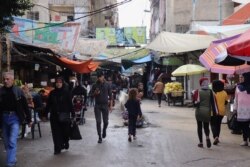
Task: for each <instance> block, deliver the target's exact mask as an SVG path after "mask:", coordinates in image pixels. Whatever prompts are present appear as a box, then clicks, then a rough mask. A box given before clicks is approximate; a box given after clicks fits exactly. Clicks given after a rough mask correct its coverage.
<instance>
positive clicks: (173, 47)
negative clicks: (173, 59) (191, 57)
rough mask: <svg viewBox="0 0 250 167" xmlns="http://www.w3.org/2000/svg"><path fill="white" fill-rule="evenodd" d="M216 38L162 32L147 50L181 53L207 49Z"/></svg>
mask: <svg viewBox="0 0 250 167" xmlns="http://www.w3.org/2000/svg"><path fill="white" fill-rule="evenodd" d="M214 40H216V38H215V37H212V36H210V35H196V34H180V33H171V32H161V33H160V34H159V35H158V36H157V37H156V38H155V39H154V40H153V41H152V42H151V43H149V44H148V45H147V46H146V48H148V49H152V50H155V51H160V52H166V53H181V52H189V51H194V50H200V49H206V48H207V47H208V46H209V45H210V43H211V42H212V41H214Z"/></svg>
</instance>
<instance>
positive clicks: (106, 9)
mask: <svg viewBox="0 0 250 167" xmlns="http://www.w3.org/2000/svg"><path fill="white" fill-rule="evenodd" d="M131 1H132V0H124V1H122V2H119V3H115V4H112V5H109V6H106V7H104V8H101V9H98V10H95V11H91V12H89V14H87V15H85V16H81V17H78V18H75V19H73V21H75V20H79V19H82V18H85V17H88V16H92V15H95V14H98V13H102V12H104V11H108V10H110V9H113V8H116V7H118V6H120V5H123V4H126V3H128V2H131ZM69 22H72V21H64V22H61V23H53V24H52V25H49V26H44V27H38V28H31V29H26V30H20V31H12V32H7V33H17V32H27V31H33V30H39V29H44V28H49V27H56V26H59V25H63V24H65V23H69Z"/></svg>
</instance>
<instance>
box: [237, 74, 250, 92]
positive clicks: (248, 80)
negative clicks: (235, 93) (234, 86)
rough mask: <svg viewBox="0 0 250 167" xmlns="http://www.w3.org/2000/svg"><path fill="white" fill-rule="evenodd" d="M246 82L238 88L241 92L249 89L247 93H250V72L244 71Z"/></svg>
mask: <svg viewBox="0 0 250 167" xmlns="http://www.w3.org/2000/svg"><path fill="white" fill-rule="evenodd" d="M243 77H244V82H242V83H240V84H239V85H238V88H239V90H240V91H241V92H243V91H247V94H250V72H247V73H244V74H243Z"/></svg>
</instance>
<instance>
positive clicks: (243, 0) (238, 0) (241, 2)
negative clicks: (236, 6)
mask: <svg viewBox="0 0 250 167" xmlns="http://www.w3.org/2000/svg"><path fill="white" fill-rule="evenodd" d="M232 1H233V2H236V3H240V4H247V3H249V0H232Z"/></svg>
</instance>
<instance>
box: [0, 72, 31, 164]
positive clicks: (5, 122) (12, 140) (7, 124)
mask: <svg viewBox="0 0 250 167" xmlns="http://www.w3.org/2000/svg"><path fill="white" fill-rule="evenodd" d="M3 82H4V86H3V87H2V88H0V114H1V119H0V121H1V124H2V128H3V138H4V146H5V150H6V152H7V160H6V166H7V167H12V166H15V165H16V162H17V160H16V149H17V138H18V132H19V125H20V124H21V123H23V122H24V121H26V123H28V125H29V126H31V125H32V123H31V113H30V112H29V109H28V104H27V101H26V98H25V96H24V94H23V92H22V90H21V89H20V88H19V87H17V86H14V85H13V84H14V73H13V72H5V73H4V74H3Z"/></svg>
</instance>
